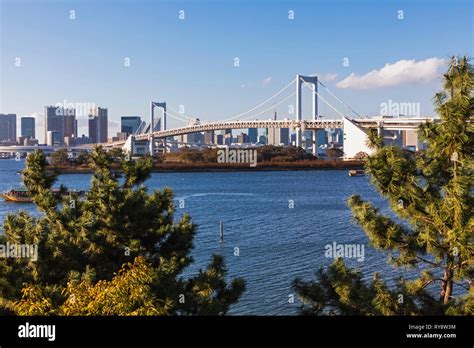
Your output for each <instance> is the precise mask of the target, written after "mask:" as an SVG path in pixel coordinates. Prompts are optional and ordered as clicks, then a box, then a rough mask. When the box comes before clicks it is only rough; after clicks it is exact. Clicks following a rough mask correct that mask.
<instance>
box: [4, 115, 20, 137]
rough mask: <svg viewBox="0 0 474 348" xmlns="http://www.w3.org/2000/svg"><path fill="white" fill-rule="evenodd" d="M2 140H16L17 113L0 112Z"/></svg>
mask: <svg viewBox="0 0 474 348" xmlns="http://www.w3.org/2000/svg"><path fill="white" fill-rule="evenodd" d="M0 141H16V114H0Z"/></svg>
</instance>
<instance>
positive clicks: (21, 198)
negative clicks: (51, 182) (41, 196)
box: [0, 187, 84, 203]
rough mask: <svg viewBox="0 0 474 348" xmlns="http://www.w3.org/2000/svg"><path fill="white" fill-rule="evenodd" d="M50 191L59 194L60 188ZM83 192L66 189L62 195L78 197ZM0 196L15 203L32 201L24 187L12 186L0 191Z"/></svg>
mask: <svg viewBox="0 0 474 348" xmlns="http://www.w3.org/2000/svg"><path fill="white" fill-rule="evenodd" d="M51 192H52V193H53V194H60V192H61V190H60V189H52V190H51ZM83 194H84V191H76V190H67V191H65V192H64V193H63V194H62V196H63V197H68V196H73V197H78V196H81V195H83ZM0 197H2V198H3V199H5V201H8V202H17V203H31V202H33V197H31V194H30V192H29V191H28V189H27V188H26V187H20V188H12V189H10V190H8V191H5V192H2V193H0Z"/></svg>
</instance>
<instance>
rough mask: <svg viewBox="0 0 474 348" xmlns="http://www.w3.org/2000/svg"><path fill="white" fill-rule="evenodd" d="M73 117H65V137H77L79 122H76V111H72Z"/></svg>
mask: <svg viewBox="0 0 474 348" xmlns="http://www.w3.org/2000/svg"><path fill="white" fill-rule="evenodd" d="M72 112H73V114H71V115H64V116H63V124H64V127H63V137H70V138H72V137H75V138H76V137H77V121H76V111H75V110H74V109H72V111H71V113H72Z"/></svg>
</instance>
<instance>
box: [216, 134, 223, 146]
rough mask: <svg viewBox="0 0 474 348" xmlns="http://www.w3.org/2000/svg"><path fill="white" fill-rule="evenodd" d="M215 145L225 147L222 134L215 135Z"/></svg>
mask: <svg viewBox="0 0 474 348" xmlns="http://www.w3.org/2000/svg"><path fill="white" fill-rule="evenodd" d="M214 144H216V145H224V135H222V134H215V135H214Z"/></svg>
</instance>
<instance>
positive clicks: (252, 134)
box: [248, 128, 258, 143]
mask: <svg viewBox="0 0 474 348" xmlns="http://www.w3.org/2000/svg"><path fill="white" fill-rule="evenodd" d="M248 135H249V141H250V142H251V143H256V142H257V141H258V129H257V128H249V133H248Z"/></svg>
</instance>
